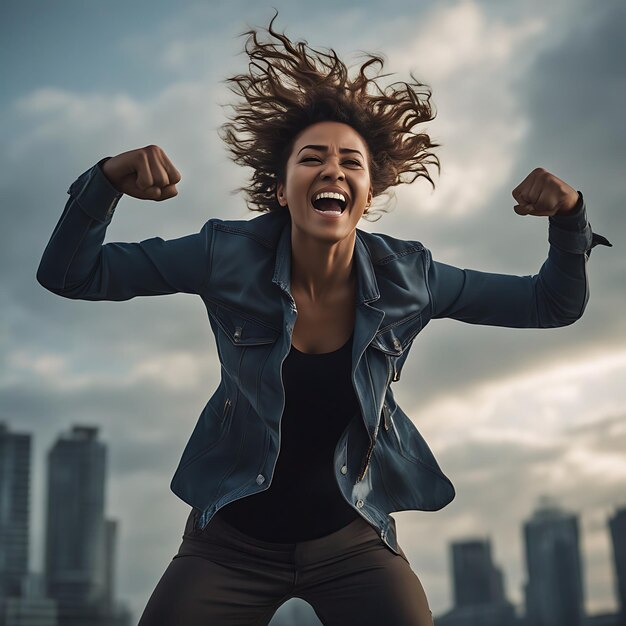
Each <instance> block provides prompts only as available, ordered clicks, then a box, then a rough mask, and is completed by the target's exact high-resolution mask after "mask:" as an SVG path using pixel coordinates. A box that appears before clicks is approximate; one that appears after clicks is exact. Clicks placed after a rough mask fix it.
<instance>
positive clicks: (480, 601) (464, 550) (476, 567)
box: [435, 539, 515, 626]
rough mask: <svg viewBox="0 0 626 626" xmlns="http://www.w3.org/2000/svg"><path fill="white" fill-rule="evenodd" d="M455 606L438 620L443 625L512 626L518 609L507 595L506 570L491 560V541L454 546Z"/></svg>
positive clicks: (478, 540) (452, 560)
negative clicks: (503, 572) (504, 576)
mask: <svg viewBox="0 0 626 626" xmlns="http://www.w3.org/2000/svg"><path fill="white" fill-rule="evenodd" d="M450 548H451V549H450V557H451V558H450V561H451V566H452V583H453V585H452V586H453V592H454V607H453V608H452V610H450V611H449V612H448V613H446V614H444V615H440V616H438V617H437V618H436V620H435V621H436V623H437V624H439V625H441V626H511V625H512V624H514V623H515V608H514V607H513V605H512V604H511V603H510V602H508V601H507V599H506V597H505V593H504V580H503V576H502V571H501V570H500V568H498V567H496V566H495V565H494V563H493V561H492V558H491V542H490V541H489V540H488V539H465V540H463V541H456V542H453V543H452V544H451V546H450Z"/></svg>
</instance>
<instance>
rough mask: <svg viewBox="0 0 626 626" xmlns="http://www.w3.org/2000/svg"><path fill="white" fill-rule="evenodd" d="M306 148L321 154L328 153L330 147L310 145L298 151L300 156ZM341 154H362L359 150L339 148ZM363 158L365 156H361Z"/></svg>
mask: <svg viewBox="0 0 626 626" xmlns="http://www.w3.org/2000/svg"><path fill="white" fill-rule="evenodd" d="M306 148H313V150H320V151H321V152H328V146H318V145H312V144H310V145H308V146H304V147H303V148H300V150H298V154H300V152H302V150H305V149H306ZM339 152H341V154H347V153H348V152H357V153H358V154H361V153H360V152H359V151H358V150H353V149H352V148H339ZM361 157H363V155H362V154H361Z"/></svg>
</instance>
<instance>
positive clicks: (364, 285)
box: [272, 211, 380, 304]
mask: <svg viewBox="0 0 626 626" xmlns="http://www.w3.org/2000/svg"><path fill="white" fill-rule="evenodd" d="M285 213H286V219H285V220H284V224H283V226H282V230H281V232H280V236H279V239H278V243H277V245H276V262H275V265H274V276H273V277H272V282H273V283H275V284H276V285H278V286H279V287H280V288H281V289H282V290H283V291H284V292H285V293H286V294H287V295H288V296H289V297H290V299H292V298H293V297H292V295H291V216H290V215H289V212H288V211H285ZM354 263H355V268H356V276H357V292H356V301H357V304H366V303H368V302H373V301H375V300H378V299H379V298H380V292H379V291H378V283H377V282H376V276H375V274H374V265H373V263H372V257H371V255H370V252H369V249H368V247H367V245H366V244H365V242H364V240H363V235H362V231H361V230H360V229H358V228H357V229H356V239H355V243H354Z"/></svg>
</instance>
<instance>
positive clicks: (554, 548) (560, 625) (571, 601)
mask: <svg viewBox="0 0 626 626" xmlns="http://www.w3.org/2000/svg"><path fill="white" fill-rule="evenodd" d="M524 539H525V547H526V567H527V572H528V582H527V584H526V616H527V622H528V623H529V624H532V626H580V625H581V624H582V623H583V619H584V598H583V583H582V562H581V557H580V546H579V532H578V518H577V517H576V516H575V515H573V514H571V513H567V512H565V511H563V510H561V509H560V508H559V507H558V506H557V505H556V504H554V503H552V502H550V501H548V500H545V499H544V500H543V501H542V502H541V503H540V506H539V508H538V509H537V510H536V511H535V512H534V513H533V516H532V517H531V519H530V520H528V521H527V522H525V523H524Z"/></svg>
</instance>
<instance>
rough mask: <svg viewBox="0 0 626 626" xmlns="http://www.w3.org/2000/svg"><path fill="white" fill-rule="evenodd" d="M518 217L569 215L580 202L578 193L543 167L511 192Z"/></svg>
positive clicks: (529, 175) (535, 170)
mask: <svg viewBox="0 0 626 626" xmlns="http://www.w3.org/2000/svg"><path fill="white" fill-rule="evenodd" d="M511 193H512V195H513V198H515V200H517V202H518V203H519V204H516V205H515V206H514V207H513V210H514V211H515V212H516V213H517V214H518V215H567V214H568V213H569V212H571V211H572V209H573V208H574V207H575V206H576V203H577V202H578V192H577V191H576V189H574V188H573V187H570V186H569V185H568V184H567V183H566V182H564V181H562V180H561V179H560V178H557V177H556V176H555V175H554V174H550V172H548V171H547V170H544V169H543V168H542V167H538V168H536V169H534V170H533V171H532V172H531V173H530V174H528V176H526V178H525V179H524V180H523V181H522V182H521V183H520V184H519V185H518V186H517V187H515V189H513V191H512V192H511Z"/></svg>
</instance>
